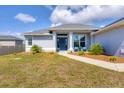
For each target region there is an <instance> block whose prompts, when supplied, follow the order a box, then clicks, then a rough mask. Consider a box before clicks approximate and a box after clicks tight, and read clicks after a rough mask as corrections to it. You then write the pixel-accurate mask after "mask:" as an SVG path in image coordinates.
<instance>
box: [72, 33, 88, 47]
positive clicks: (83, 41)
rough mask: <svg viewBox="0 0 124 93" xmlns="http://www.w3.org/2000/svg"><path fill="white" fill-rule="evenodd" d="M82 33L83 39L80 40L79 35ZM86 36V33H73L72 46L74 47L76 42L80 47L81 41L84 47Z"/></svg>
mask: <svg viewBox="0 0 124 93" xmlns="http://www.w3.org/2000/svg"><path fill="white" fill-rule="evenodd" d="M83 35H84V37H85V39H84V40H81V37H82V36H83ZM75 36H78V38H77V40H75ZM86 39H87V37H86V34H74V35H73V46H74V49H75V43H78V48H79V47H82V46H81V43H85V45H84V47H86V43H87V42H86V41H87V40H86Z"/></svg>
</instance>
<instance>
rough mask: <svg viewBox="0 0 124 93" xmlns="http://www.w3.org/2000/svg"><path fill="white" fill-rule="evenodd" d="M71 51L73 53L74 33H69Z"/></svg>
mask: <svg viewBox="0 0 124 93" xmlns="http://www.w3.org/2000/svg"><path fill="white" fill-rule="evenodd" d="M69 50H71V51H73V50H74V49H73V32H70V33H69Z"/></svg>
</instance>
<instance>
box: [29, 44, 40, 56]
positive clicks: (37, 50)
mask: <svg viewBox="0 0 124 93" xmlns="http://www.w3.org/2000/svg"><path fill="white" fill-rule="evenodd" d="M41 51H42V48H41V47H39V46H38V45H33V46H32V47H31V52H32V53H33V55H34V54H36V53H40V52H41Z"/></svg>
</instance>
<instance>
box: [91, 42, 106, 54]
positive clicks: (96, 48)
mask: <svg viewBox="0 0 124 93" xmlns="http://www.w3.org/2000/svg"><path fill="white" fill-rule="evenodd" d="M89 52H91V54H94V55H100V54H103V53H104V49H103V47H102V45H100V44H99V43H96V44H93V45H91V46H90V49H89Z"/></svg>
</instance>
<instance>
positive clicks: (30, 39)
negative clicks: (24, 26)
mask: <svg viewBox="0 0 124 93" xmlns="http://www.w3.org/2000/svg"><path fill="white" fill-rule="evenodd" d="M28 46H32V37H30V38H28Z"/></svg>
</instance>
